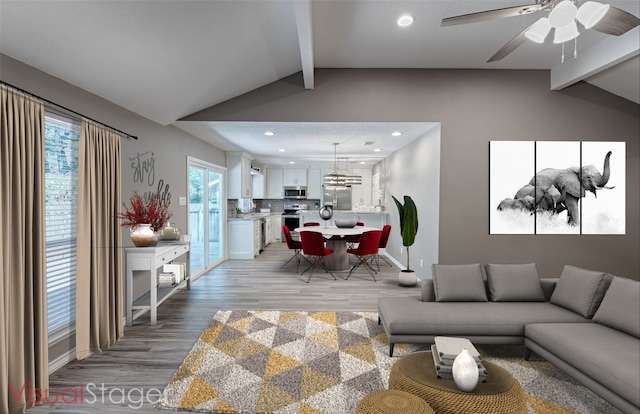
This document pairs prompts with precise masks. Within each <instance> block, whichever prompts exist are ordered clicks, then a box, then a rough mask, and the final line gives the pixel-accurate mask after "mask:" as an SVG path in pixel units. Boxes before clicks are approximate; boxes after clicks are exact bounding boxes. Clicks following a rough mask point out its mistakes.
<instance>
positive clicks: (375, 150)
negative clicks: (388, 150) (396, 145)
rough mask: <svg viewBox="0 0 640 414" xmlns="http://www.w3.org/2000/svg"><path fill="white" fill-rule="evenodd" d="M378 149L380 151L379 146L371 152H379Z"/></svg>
mask: <svg viewBox="0 0 640 414" xmlns="http://www.w3.org/2000/svg"><path fill="white" fill-rule="evenodd" d="M380 151H382V150H381V149H380V148H376V149H374V150H373V152H380Z"/></svg>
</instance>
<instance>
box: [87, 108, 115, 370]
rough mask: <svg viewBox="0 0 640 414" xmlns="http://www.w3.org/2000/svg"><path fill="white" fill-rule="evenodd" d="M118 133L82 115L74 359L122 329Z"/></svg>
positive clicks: (98, 347)
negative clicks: (117, 217)
mask: <svg viewBox="0 0 640 414" xmlns="http://www.w3.org/2000/svg"><path fill="white" fill-rule="evenodd" d="M120 152H121V150H120V135H118V134H116V133H115V132H113V131H111V130H109V129H106V128H104V127H102V126H100V125H98V124H96V123H94V122H91V121H89V120H86V119H83V120H82V131H81V134H80V149H79V153H78V229H77V259H76V265H77V270H76V357H77V358H78V359H83V358H86V357H88V356H89V355H91V354H92V353H94V352H101V351H102V350H103V349H106V348H108V347H109V346H110V345H111V344H113V343H114V342H115V341H117V340H118V339H119V338H120V337H121V336H122V335H123V332H124V322H123V321H124V303H123V301H124V299H123V297H124V295H123V291H124V288H123V284H124V282H123V277H122V274H123V272H122V263H123V262H122V255H123V250H122V231H121V229H120V227H119V226H118V221H117V220H116V219H115V218H114V216H115V215H116V214H117V213H118V212H119V210H120V208H121V188H120V186H121V184H120V183H121V177H120V170H121V159H120Z"/></svg>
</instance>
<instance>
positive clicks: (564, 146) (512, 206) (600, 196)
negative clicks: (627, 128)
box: [489, 141, 626, 234]
mask: <svg viewBox="0 0 640 414" xmlns="http://www.w3.org/2000/svg"><path fill="white" fill-rule="evenodd" d="M625 191H626V187H625V143H624V142H611V141H607V142H595V141H491V142H489V232H490V234H625Z"/></svg>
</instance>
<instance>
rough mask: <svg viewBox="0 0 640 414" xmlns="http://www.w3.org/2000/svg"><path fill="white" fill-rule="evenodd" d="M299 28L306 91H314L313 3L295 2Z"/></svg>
mask: <svg viewBox="0 0 640 414" xmlns="http://www.w3.org/2000/svg"><path fill="white" fill-rule="evenodd" d="M293 4H294V8H295V13H296V26H297V27H298V43H299V44H300V60H301V61H302V76H303V78H304V87H305V89H313V86H314V77H313V32H312V26H311V1H310V0H296V1H294V2H293Z"/></svg>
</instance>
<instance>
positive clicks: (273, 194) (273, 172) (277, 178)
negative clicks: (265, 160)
mask: <svg viewBox="0 0 640 414" xmlns="http://www.w3.org/2000/svg"><path fill="white" fill-rule="evenodd" d="M266 174H267V186H266V192H265V197H264V198H270V199H281V198H284V193H283V191H284V181H283V171H282V168H267V172H266Z"/></svg>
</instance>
